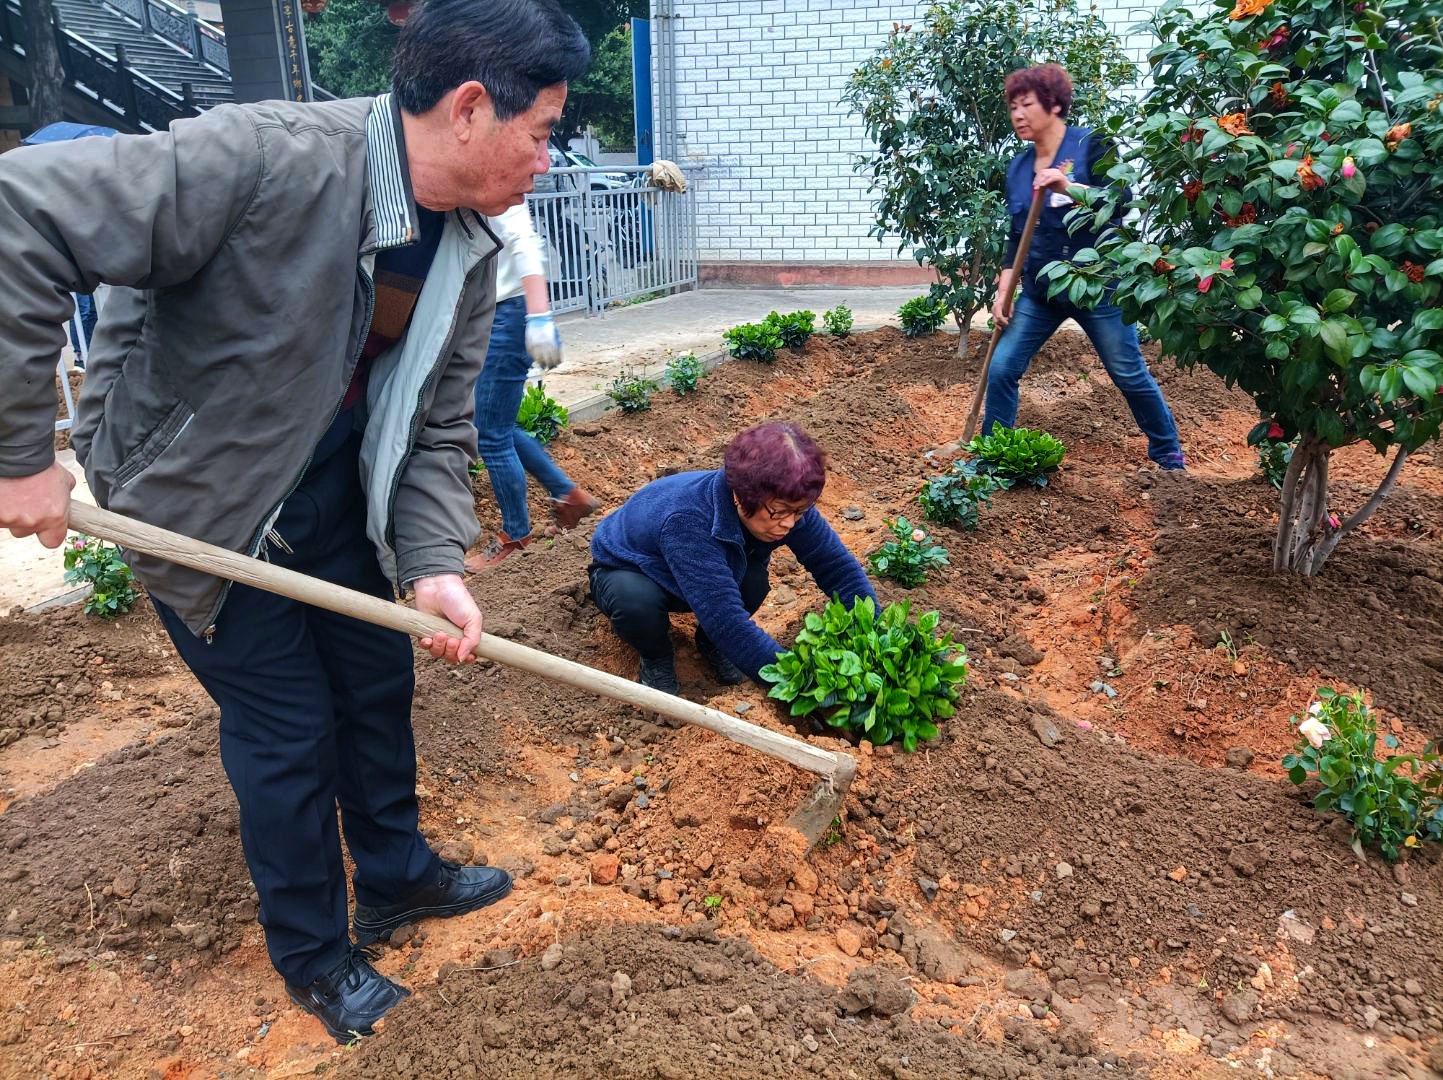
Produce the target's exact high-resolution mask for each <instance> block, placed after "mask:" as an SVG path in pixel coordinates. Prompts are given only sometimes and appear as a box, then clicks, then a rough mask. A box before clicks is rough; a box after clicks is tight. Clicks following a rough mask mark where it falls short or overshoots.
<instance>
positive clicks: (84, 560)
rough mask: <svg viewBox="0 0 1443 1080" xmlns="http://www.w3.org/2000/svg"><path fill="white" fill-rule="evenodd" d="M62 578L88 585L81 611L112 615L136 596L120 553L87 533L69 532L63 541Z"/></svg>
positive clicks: (122, 610)
mask: <svg viewBox="0 0 1443 1080" xmlns="http://www.w3.org/2000/svg"><path fill="white" fill-rule="evenodd" d="M65 580H66V581H68V582H69V583H70V584H72V585H78V584H85V585H89V586H90V595H89V596H88V597H86V600H85V614H87V615H99V616H100V617H101V618H102V619H114V618H116V617H117V616H120V615H124V614H125V613H126V612H128V611H129V610H130V609H131V608H132V607H134V606H135V602H136V601H137V600H139V599H140V590H138V589H137V588H136V587H135V583H134V582H135V575H134V574H132V573H131V572H130V567H128V566H126V565H125V562H124V561H123V560H122V559H121V557H120V549H119V548H118V547H115V546H114V545H112V544H107V543H105V542H104V541H103V540H96V539H95V538H94V537H90V536H72V537H71V538H70V539H69V540H67V541H66V542H65Z"/></svg>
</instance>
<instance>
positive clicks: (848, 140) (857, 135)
mask: <svg viewBox="0 0 1443 1080" xmlns="http://www.w3.org/2000/svg"><path fill="white" fill-rule="evenodd" d="M1142 3H1143V4H1145V3H1146V0H1142ZM926 7H927V5H926V4H925V3H918V2H915V0H914V2H910V3H903V2H896V0H892V2H888V0H653V9H652V24H651V25H652V33H653V37H654V39H655V40H656V42H657V47H656V52H657V58H658V60H659V63H658V65H657V67H656V68H655V69H654V71H653V75H654V78H653V95H654V114H655V117H656V125H657V139H658V144H657V152H658V154H660V155H661V156H667V153H666V152H667V151H670V152H671V155H672V156H675V157H676V158H678V159H679V160H682V161H685V162H688V163H694V164H701V165H705V167H706V171H705V174H704V178H703V179H702V180H701V181H700V182H699V183H698V185H697V195H698V221H697V228H698V234H699V249H700V259H701V261H702V264H703V267H704V277H705V278H706V279H709V280H711V281H737V282H764V281H773V282H778V283H782V284H801V283H806V282H813V281H816V282H831V283H838V284H845V283H856V284H865V283H883V282H893V283H897V284H902V283H907V282H913V281H916V282H921V281H926V280H929V279H930V275H929V274H928V273H927V272H925V271H924V270H923V269H922V268H921V267H919V266H917V264H916V262H915V261H914V260H912V259H909V258H907V257H906V255H905V253H904V254H903V255H902V256H900V257H899V256H898V254H897V245H896V243H895V241H892V242H887V241H885V240H883V241H878V240H877V239H876V238H875V237H873V236H871V235H869V234H868V229H869V228H870V227H871V225H872V200H871V197H870V196H869V195H868V193H867V184H866V180H865V178H864V177H862V176H860V175H858V174H857V173H856V172H855V171H854V169H853V164H854V162H855V161H856V160H857V156H858V155H859V154H861V153H862V152H863V151H864V150H865V149H866V147H867V139H866V136H865V134H864V133H863V129H862V124H861V120H860V118H859V117H856V116H853V115H850V114H849V112H848V109H847V106H846V105H844V104H843V103H842V94H843V91H844V89H845V87H846V83H847V79H848V78H849V76H850V75H851V74H852V72H853V71H855V70H856V69H857V68H858V67H859V66H860V65H861V64H862V63H863V62H864V61H865V60H866V59H867V58H868V57H869V56H871V55H872V54H873V53H874V52H875V51H876V50H877V48H878V47H879V46H881V45H882V44H883V43H884V42H885V41H886V38H887V35H888V34H889V33H890V32H891V30H892V25H893V23H909V22H913V21H916V20H918V19H919V18H920V17H921V14H922V12H924V11H925V10H926ZM1096 9H1097V11H1098V14H1100V15H1101V16H1102V17H1103V18H1104V19H1105V20H1106V21H1107V22H1108V24H1109V25H1110V26H1111V27H1112V29H1113V30H1114V32H1116V33H1118V34H1119V36H1121V37H1123V44H1124V47H1125V48H1126V49H1127V51H1128V53H1129V54H1130V55H1131V56H1132V57H1133V59H1134V60H1135V61H1138V62H1141V61H1143V60H1144V59H1145V56H1146V52H1147V49H1148V48H1149V47H1150V44H1151V42H1150V40H1149V39H1148V38H1147V37H1145V36H1144V37H1140V36H1128V35H1127V34H1126V31H1127V29H1128V27H1130V26H1132V25H1133V24H1135V23H1136V22H1138V21H1140V20H1141V19H1143V18H1145V17H1146V14H1147V10H1146V8H1145V7H1139V6H1138V2H1137V0H1098V3H1097V4H1096Z"/></svg>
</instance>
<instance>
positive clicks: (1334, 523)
mask: <svg viewBox="0 0 1443 1080" xmlns="http://www.w3.org/2000/svg"><path fill="white" fill-rule="evenodd" d="M1328 525H1329V526H1331V527H1332V528H1334V529H1341V528H1342V527H1343V519H1342V518H1340V517H1339V516H1338V515H1337V514H1329V515H1328Z"/></svg>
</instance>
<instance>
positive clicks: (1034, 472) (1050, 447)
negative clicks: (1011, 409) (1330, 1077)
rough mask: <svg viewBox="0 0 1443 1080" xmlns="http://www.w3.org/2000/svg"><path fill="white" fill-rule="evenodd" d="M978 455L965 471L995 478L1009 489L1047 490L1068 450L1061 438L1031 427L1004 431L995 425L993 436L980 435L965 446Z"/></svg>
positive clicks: (968, 450) (969, 451) (1005, 429)
mask: <svg viewBox="0 0 1443 1080" xmlns="http://www.w3.org/2000/svg"><path fill="white" fill-rule="evenodd" d="M966 449H967V452H968V453H971V454H975V455H976V460H975V461H971V462H968V463H967V465H966V466H964V468H968V469H970V470H971V471H973V472H976V473H979V474H982V475H987V476H995V477H997V478H998V479H999V480H1002V481H1004V482H1005V483H1006V484H1007V486H1008V487H1011V486H1013V485H1014V484H1032V485H1034V486H1035V487H1046V486H1047V480H1048V478H1049V477H1050V476H1051V475H1052V474H1053V473H1054V472H1056V471H1057V466H1059V465H1061V464H1062V458H1063V456H1064V455H1065V454H1066V453H1067V448H1066V447H1064V446H1063V445H1062V441H1061V440H1060V439H1057V438H1054V437H1053V436H1051V435H1049V434H1047V432H1045V431H1034V430H1032V429H1031V428H1021V427H1020V428H1005V427H1002V426H1001V425H996V424H994V425H993V427H992V434H991V435H977V436H974V437H973V439H972V441H971V442H970V443H968V444H967V446H966Z"/></svg>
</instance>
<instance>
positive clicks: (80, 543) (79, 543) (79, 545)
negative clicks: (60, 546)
mask: <svg viewBox="0 0 1443 1080" xmlns="http://www.w3.org/2000/svg"><path fill="white" fill-rule="evenodd" d="M75 550H76V551H84V550H85V541H84V540H81V539H79V538H77V539H76V541H75Z"/></svg>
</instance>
